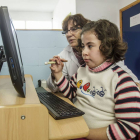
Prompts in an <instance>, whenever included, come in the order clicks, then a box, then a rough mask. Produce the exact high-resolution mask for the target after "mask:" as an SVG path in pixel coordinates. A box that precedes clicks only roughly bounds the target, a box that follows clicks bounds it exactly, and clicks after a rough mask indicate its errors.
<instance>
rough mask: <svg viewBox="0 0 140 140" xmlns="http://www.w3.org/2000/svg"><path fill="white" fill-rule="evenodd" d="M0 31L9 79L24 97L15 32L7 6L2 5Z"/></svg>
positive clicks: (22, 72) (20, 60)
mask: <svg viewBox="0 0 140 140" xmlns="http://www.w3.org/2000/svg"><path fill="white" fill-rule="evenodd" d="M0 31H1V36H2V41H3V48H4V52H5V55H6V60H7V64H8V68H9V73H10V77H11V81H12V83H13V86H14V88H15V89H16V91H17V92H18V93H19V95H21V96H22V97H25V95H26V84H25V78H24V69H23V62H22V58H21V53H20V48H19V43H18V39H17V34H16V31H15V29H14V26H13V24H12V21H11V20H10V17H9V13H8V8H7V7H4V6H2V7H0Z"/></svg>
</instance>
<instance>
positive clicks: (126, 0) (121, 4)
mask: <svg viewBox="0 0 140 140" xmlns="http://www.w3.org/2000/svg"><path fill="white" fill-rule="evenodd" d="M134 1H136V0H119V9H121V8H123V7H125V6H127V5H129V4H131V3H133V2H134Z"/></svg>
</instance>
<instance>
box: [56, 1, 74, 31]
mask: <svg viewBox="0 0 140 140" xmlns="http://www.w3.org/2000/svg"><path fill="white" fill-rule="evenodd" d="M69 13H71V14H72V15H73V14H76V1H75V0H59V2H58V4H57V6H56V8H55V10H54V12H53V29H62V21H63V20H64V18H65V17H66V16H67V15H68V14H69Z"/></svg>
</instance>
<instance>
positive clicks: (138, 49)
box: [122, 3, 140, 80]
mask: <svg viewBox="0 0 140 140" xmlns="http://www.w3.org/2000/svg"><path fill="white" fill-rule="evenodd" d="M139 13H140V3H138V4H137V5H135V6H133V7H131V8H129V9H127V10H126V11H124V12H123V13H122V23H123V24H122V26H123V30H122V31H123V39H124V41H126V42H127V43H128V51H127V53H126V55H125V56H126V60H125V64H126V65H127V66H128V68H130V69H131V70H132V72H133V73H134V74H135V75H136V76H137V77H138V79H139V80H140V24H138V25H135V26H133V27H130V17H132V16H135V15H137V14H139Z"/></svg>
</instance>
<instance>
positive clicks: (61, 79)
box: [54, 75, 64, 85]
mask: <svg viewBox="0 0 140 140" xmlns="http://www.w3.org/2000/svg"><path fill="white" fill-rule="evenodd" d="M63 78H64V76H63V75H62V76H61V78H60V79H59V81H57V82H56V80H54V83H55V84H56V85H58V84H59V83H60V82H61V81H62V79H63Z"/></svg>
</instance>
